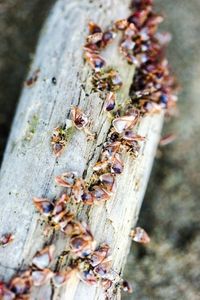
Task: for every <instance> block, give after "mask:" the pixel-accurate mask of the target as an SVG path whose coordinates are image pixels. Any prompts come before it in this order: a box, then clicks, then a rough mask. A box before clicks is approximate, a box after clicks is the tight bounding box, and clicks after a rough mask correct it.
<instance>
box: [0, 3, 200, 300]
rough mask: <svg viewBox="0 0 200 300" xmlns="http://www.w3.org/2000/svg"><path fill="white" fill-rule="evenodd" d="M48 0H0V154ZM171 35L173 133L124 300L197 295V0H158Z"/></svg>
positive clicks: (190, 299)
mask: <svg viewBox="0 0 200 300" xmlns="http://www.w3.org/2000/svg"><path fill="white" fill-rule="evenodd" d="M53 2H54V0H43V1H39V0H34V1H33V0H32V1H31V0H3V1H2V0H0V36H1V43H0V77H1V80H0V105H1V110H0V155H2V153H3V149H4V147H5V142H6V139H7V136H8V132H9V128H10V122H11V120H12V117H13V114H14V110H15V107H16V104H17V100H18V98H19V94H20V89H21V86H22V82H23V79H24V78H25V76H26V73H27V71H28V66H29V64H30V61H31V57H32V53H34V47H35V44H36V41H37V36H38V31H39V29H40V28H41V24H42V21H43V20H44V18H45V15H46V14H47V11H48V9H49V8H50V6H51V4H52V3H53ZM156 4H157V8H158V11H161V12H163V13H164V14H165V15H166V16H167V19H166V22H165V25H164V28H165V29H167V30H168V31H170V32H172V34H173V41H172V43H171V45H170V48H169V53H168V54H169V55H168V57H169V59H170V61H171V65H172V67H173V69H174V71H175V73H176V74H177V77H178V78H179V82H180V83H181V86H182V92H181V94H180V102H179V111H180V113H179V117H178V118H176V119H175V120H173V121H170V122H167V123H166V124H165V128H164V132H165V133H171V132H172V133H175V134H176V135H177V140H176V141H175V142H174V143H173V144H171V145H169V146H166V147H165V148H161V149H160V150H159V158H157V159H156V161H155V164H154V168H153V172H152V175H151V179H150V182H149V186H148V190H147V193H146V197H145V200H144V204H143V206H142V211H141V215H140V218H139V221H138V225H139V226H142V227H144V228H145V229H146V230H147V231H148V233H149V234H150V236H151V239H152V242H151V243H150V244H149V245H148V246H147V247H141V246H139V245H136V244H134V245H133V246H132V250H131V254H130V255H129V258H128V263H127V267H126V271H125V272H126V276H125V277H128V278H129V280H130V281H131V282H132V284H133V287H134V294H132V295H131V296H125V295H124V297H123V300H128V299H129V300H130V299H131V300H135V299H137V300H146V299H148V300H151V299H161V300H162V299H164V300H173V299H176V300H177V299H178V300H179V299H181V300H196V299H200V286H199V282H200V271H199V270H200V266H199V261H200V234H199V229H200V223H199V208H200V202H199V195H200V185H199V183H200V162H199V153H200V143H199V140H200V117H199V111H200V101H199V99H200V88H199V86H200V63H199V57H200V34H199V31H200V1H199V0H190V1H187V0H176V1H175V0H165V1H164V0H157V1H156Z"/></svg>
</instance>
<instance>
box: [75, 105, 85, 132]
mask: <svg viewBox="0 0 200 300" xmlns="http://www.w3.org/2000/svg"><path fill="white" fill-rule="evenodd" d="M71 114H72V121H73V123H74V126H75V127H76V128H77V129H79V130H80V129H83V128H85V127H86V126H87V125H88V123H89V120H88V117H87V116H86V115H85V114H84V113H83V112H82V110H81V109H80V108H78V107H76V106H74V107H72V109H71Z"/></svg>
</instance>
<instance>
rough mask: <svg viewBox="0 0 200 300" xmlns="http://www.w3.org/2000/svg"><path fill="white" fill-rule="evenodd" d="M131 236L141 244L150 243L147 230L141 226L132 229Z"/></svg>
mask: <svg viewBox="0 0 200 300" xmlns="http://www.w3.org/2000/svg"><path fill="white" fill-rule="evenodd" d="M130 237H131V238H132V239H133V241H135V242H137V243H141V244H148V243H149V242H150V237H149V236H148V234H147V233H146V231H145V230H144V229H143V228H141V227H136V228H135V229H132V230H131V233H130Z"/></svg>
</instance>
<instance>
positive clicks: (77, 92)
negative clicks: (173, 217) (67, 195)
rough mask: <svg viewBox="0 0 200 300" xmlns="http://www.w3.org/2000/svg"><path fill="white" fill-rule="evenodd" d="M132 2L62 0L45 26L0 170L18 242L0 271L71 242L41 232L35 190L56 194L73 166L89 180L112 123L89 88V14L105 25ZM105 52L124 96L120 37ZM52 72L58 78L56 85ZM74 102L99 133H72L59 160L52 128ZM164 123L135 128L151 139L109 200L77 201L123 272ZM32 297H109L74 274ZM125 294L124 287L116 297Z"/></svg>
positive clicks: (9, 224) (2, 219) (2, 227)
mask: <svg viewBox="0 0 200 300" xmlns="http://www.w3.org/2000/svg"><path fill="white" fill-rule="evenodd" d="M128 5H129V1H128V0H123V1H122V0H95V1H90V0H82V1H78V0H68V1H66V0H59V1H58V2H57V3H56V5H55V7H54V8H53V9H52V12H51V14H50V16H49V18H48V20H47V22H46V24H45V26H44V28H43V30H42V33H41V38H40V40H39V44H38V47H37V52H36V55H35V58H34V61H33V64H32V66H31V70H30V75H31V74H33V72H34V71H35V70H36V69H38V68H39V69H40V73H39V75H38V80H37V81H36V82H35V84H34V85H33V86H32V87H24V89H23V91H22V95H21V98H20V102H19V106H18V110H17V112H16V116H15V119H14V122H13V126H12V131H11V134H10V138H9V141H8V145H7V149H6V152H5V155H4V161H3V164H2V169H1V179H0V192H1V200H0V201H1V211H0V234H4V233H5V232H12V233H14V235H15V240H14V242H13V243H12V244H10V245H9V246H7V248H0V262H1V263H0V274H1V278H3V279H4V280H9V279H10V278H11V277H12V276H13V275H14V274H15V273H16V272H17V271H18V270H21V269H25V268H26V267H27V266H28V265H29V264H30V263H31V259H32V257H33V256H34V254H35V253H36V251H38V250H39V249H41V248H42V247H43V246H44V244H45V243H48V242H49V241H50V240H52V242H53V243H54V244H56V254H59V253H60V251H61V250H63V249H64V246H65V244H66V241H65V240H63V238H62V237H61V236H60V235H59V234H54V235H53V236H48V237H47V236H44V234H43V231H44V225H43V223H42V222H41V218H40V216H39V215H38V213H36V211H35V208H34V206H33V203H32V198H33V196H37V197H48V198H54V197H56V196H59V195H60V193H61V189H60V188H58V187H56V186H55V183H54V178H55V176H57V175H60V174H62V173H64V172H66V171H76V172H77V173H78V175H79V176H82V175H83V174H84V176H86V178H89V177H90V176H91V174H92V167H93V165H94V164H95V162H96V161H97V160H98V157H99V154H100V151H101V149H102V145H103V143H104V141H105V140H106V137H107V134H108V132H109V128H110V125H111V124H110V120H109V118H108V117H107V114H106V113H105V112H104V111H103V109H102V99H101V97H100V95H99V93H97V92H93V91H92V90H91V84H90V78H91V70H90V68H89V67H88V66H87V65H86V64H84V62H83V58H82V57H83V54H82V49H83V45H84V42H85V38H86V35H87V23H88V21H90V20H93V21H94V22H96V23H98V24H100V25H102V26H103V27H104V28H105V27H106V26H107V25H109V24H110V23H111V22H112V21H114V20H116V19H121V18H124V17H127V15H128V14H129V10H128ZM104 56H105V57H106V58H107V59H108V61H109V64H111V65H112V66H115V67H116V68H117V69H118V70H119V72H120V74H121V77H122V79H123V82H124V83H125V84H124V85H123V88H122V90H121V91H120V96H121V97H123V98H124V99H126V98H127V97H128V94H129V89H130V86H131V83H132V78H133V74H134V68H133V67H132V66H129V65H128V64H127V63H126V62H125V61H124V60H123V59H122V58H120V54H119V53H118V51H117V41H116V42H115V43H113V45H112V46H109V47H108V49H107V50H106V51H105V53H104ZM53 77H55V78H56V81H57V84H53V83H52V78H53ZM71 105H78V106H79V107H81V108H82V109H83V111H84V112H86V113H87V114H88V116H89V118H90V120H92V122H91V126H90V130H91V131H92V132H95V133H96V134H97V138H96V139H95V140H92V141H91V140H90V141H88V140H87V137H86V135H85V133H84V132H82V131H78V130H77V131H75V132H74V133H73V135H72V137H71V140H70V142H69V143H68V145H67V147H66V150H65V151H64V153H63V154H62V156H61V157H60V158H59V159H56V158H55V156H54V155H53V153H52V150H51V146H50V137H51V134H52V131H53V128H55V127H57V126H59V125H61V124H65V123H66V121H67V120H68V119H69V115H70V109H71ZM162 123H163V114H162V113H160V114H155V115H149V116H146V117H145V118H143V119H142V121H141V123H140V125H139V128H138V133H139V134H140V135H142V136H145V137H146V141H145V142H144V143H143V144H142V145H141V149H140V154H139V157H138V158H137V159H133V158H132V157H131V156H130V155H129V154H128V153H124V154H123V156H124V162H125V168H124V172H123V174H122V175H119V176H118V177H117V191H116V193H115V195H114V196H113V197H112V199H111V200H109V201H108V202H106V203H104V204H101V205H99V206H94V207H90V208H86V207H82V206H78V208H77V214H78V218H79V219H82V220H84V221H87V222H88V223H89V225H90V228H91V230H92V232H93V234H94V236H95V239H96V240H97V241H98V243H101V242H107V243H108V244H109V245H110V247H111V250H112V256H113V269H114V270H115V271H116V272H119V273H122V271H123V268H124V264H125V262H126V257H127V255H128V252H129V247H130V238H129V233H130V229H131V227H133V226H135V224H136V222H137V219H138V214H139V211H140V206H141V203H142V199H143V196H144V193H145V189H146V185H147V182H148V178H149V174H150V171H151V167H152V163H153V159H154V156H155V151H156V147H157V144H158V141H159V137H160V131H161V128H162ZM32 299H37V300H38V299H45V300H46V299H67V300H71V299H73V300H75V299H76V300H79V299H81V300H83V299H85V300H86V299H87V300H94V299H95V300H97V299H105V295H104V293H103V292H102V289H101V287H100V286H97V287H96V286H95V287H91V286H87V285H85V284H84V283H82V282H80V281H79V280H78V279H77V278H73V279H72V280H70V282H69V284H67V286H65V287H64V288H62V289H60V290H54V288H53V287H52V286H51V285H47V286H45V287H42V288H37V289H36V288H35V289H34V290H33V293H32ZM113 299H120V293H118V294H117V295H113Z"/></svg>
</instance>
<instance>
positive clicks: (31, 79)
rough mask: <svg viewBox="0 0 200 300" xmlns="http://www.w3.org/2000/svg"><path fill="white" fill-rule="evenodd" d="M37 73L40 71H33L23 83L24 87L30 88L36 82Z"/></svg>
mask: <svg viewBox="0 0 200 300" xmlns="http://www.w3.org/2000/svg"><path fill="white" fill-rule="evenodd" d="M39 73H40V69H37V70H35V71H34V72H33V74H32V75H31V76H30V77H29V78H28V79H27V80H26V81H25V83H24V85H25V86H26V87H32V86H33V85H34V84H35V83H36V81H37V80H38V76H39Z"/></svg>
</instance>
